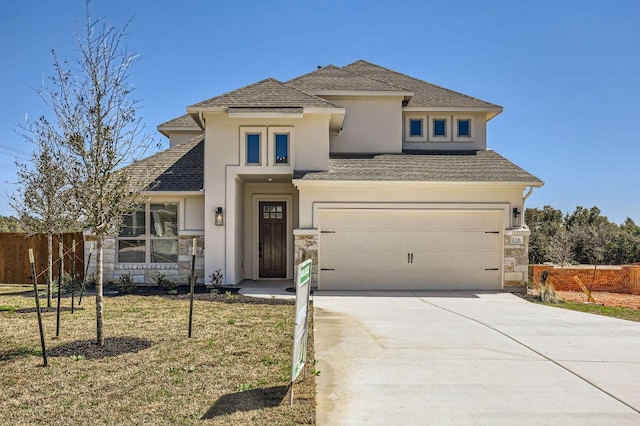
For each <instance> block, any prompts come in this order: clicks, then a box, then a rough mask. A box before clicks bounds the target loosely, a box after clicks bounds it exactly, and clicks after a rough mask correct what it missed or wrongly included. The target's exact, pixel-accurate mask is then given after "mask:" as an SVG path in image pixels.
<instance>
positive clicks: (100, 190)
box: [41, 0, 149, 346]
mask: <svg viewBox="0 0 640 426" xmlns="http://www.w3.org/2000/svg"><path fill="white" fill-rule="evenodd" d="M89 3H90V2H89V1H88V0H87V1H86V26H85V27H84V28H83V30H82V32H79V33H78V34H77V35H76V40H77V44H78V50H79V57H78V58H77V59H76V60H75V61H74V63H75V66H69V65H68V64H67V63H66V62H60V61H59V60H58V58H57V56H56V55H55V52H54V53H53V57H54V68H55V75H54V76H53V77H51V79H50V85H49V86H48V87H44V88H43V91H42V92H41V95H42V98H43V99H44V100H45V102H46V103H47V105H48V106H49V107H50V108H51V110H52V111H53V113H54V114H55V117H56V126H55V127H54V126H52V127H51V129H52V130H53V131H55V133H56V138H55V140H56V143H57V145H58V147H59V148H60V150H61V152H62V154H63V155H64V156H65V163H66V169H67V176H68V179H69V183H70V185H71V188H72V196H73V198H74V200H75V202H76V203H77V206H78V210H79V212H80V216H81V217H82V219H83V220H84V221H85V223H86V225H87V226H88V227H89V228H90V229H91V231H92V232H93V234H94V236H95V238H96V269H97V271H96V340H97V343H98V344H99V345H101V346H103V345H104V330H103V254H102V251H103V243H104V239H105V237H106V236H108V235H113V234H114V233H116V232H117V230H118V229H119V227H120V226H121V224H122V217H123V216H124V215H127V214H131V213H132V212H133V211H135V209H136V208H137V207H138V206H139V205H140V204H141V203H142V202H144V200H145V196H144V194H143V193H142V192H141V191H142V190H144V189H145V183H144V182H142V181H133V180H132V177H131V175H130V173H129V172H128V171H127V169H122V167H123V166H124V165H126V164H129V163H131V162H134V161H136V160H137V159H139V158H141V157H142V156H143V155H144V153H145V151H146V148H147V147H148V146H149V138H148V136H146V135H143V134H142V131H143V125H142V122H141V119H140V118H138V117H137V116H136V109H137V106H138V101H137V100H135V99H133V98H132V97H131V94H132V93H131V92H132V90H133V88H132V86H131V85H130V84H129V83H128V78H129V71H130V69H131V66H132V65H133V64H134V62H135V60H136V56H135V55H133V54H131V53H130V52H128V51H127V49H126V48H124V46H123V41H124V40H125V38H126V36H127V32H126V29H127V26H126V25H125V26H124V27H122V28H115V27H111V26H107V25H105V24H104V23H102V21H101V20H93V18H92V17H91V14H90V10H89V9H90V8H89Z"/></svg>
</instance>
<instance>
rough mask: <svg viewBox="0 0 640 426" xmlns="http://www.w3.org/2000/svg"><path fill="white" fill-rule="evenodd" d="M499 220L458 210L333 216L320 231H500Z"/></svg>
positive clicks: (488, 214) (325, 218) (325, 219)
mask: <svg viewBox="0 0 640 426" xmlns="http://www.w3.org/2000/svg"><path fill="white" fill-rule="evenodd" d="M500 225H501V220H500V216H499V215H496V214H495V212H491V211H489V212H478V211H473V212H461V211H459V210H431V211H430V214H428V215H425V214H424V213H423V212H420V211H415V212H400V211H396V213H391V212H369V211H367V210H363V211H362V212H332V213H326V214H325V215H324V216H323V220H322V229H323V230H332V231H338V230H354V229H359V230H362V231H373V232H376V231H383V230H386V229H395V230H398V231H400V230H403V229H405V230H415V229H422V230H425V231H438V230H440V229H442V228H443V226H444V227H446V228H447V229H450V230H459V231H469V230H477V229H478V228H491V229H496V230H497V229H499V228H500Z"/></svg>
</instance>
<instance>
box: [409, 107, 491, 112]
mask: <svg viewBox="0 0 640 426" xmlns="http://www.w3.org/2000/svg"><path fill="white" fill-rule="evenodd" d="M402 110H403V111H417V112H422V111H427V112H433V111H436V112H496V113H501V112H502V108H491V107H403V108H402Z"/></svg>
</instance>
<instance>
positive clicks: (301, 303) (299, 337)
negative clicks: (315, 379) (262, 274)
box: [289, 259, 311, 405]
mask: <svg viewBox="0 0 640 426" xmlns="http://www.w3.org/2000/svg"><path fill="white" fill-rule="evenodd" d="M296 272H297V273H296V318H295V328H294V332H293V353H292V361H291V393H290V396H289V405H293V382H294V381H295V380H296V378H297V377H298V375H300V372H301V371H302V369H303V368H304V363H305V361H306V360H307V336H308V334H309V329H308V326H309V293H310V290H311V259H308V260H305V261H304V262H302V263H301V264H299V265H298V269H297V271H296Z"/></svg>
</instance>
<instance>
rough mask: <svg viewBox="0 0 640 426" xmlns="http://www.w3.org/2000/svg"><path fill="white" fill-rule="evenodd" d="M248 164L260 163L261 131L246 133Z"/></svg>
mask: <svg viewBox="0 0 640 426" xmlns="http://www.w3.org/2000/svg"><path fill="white" fill-rule="evenodd" d="M245 136H246V138H247V140H246V144H247V164H260V133H246V135H245Z"/></svg>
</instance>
